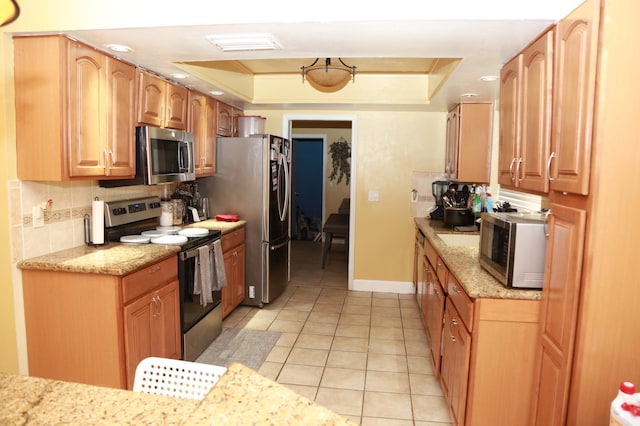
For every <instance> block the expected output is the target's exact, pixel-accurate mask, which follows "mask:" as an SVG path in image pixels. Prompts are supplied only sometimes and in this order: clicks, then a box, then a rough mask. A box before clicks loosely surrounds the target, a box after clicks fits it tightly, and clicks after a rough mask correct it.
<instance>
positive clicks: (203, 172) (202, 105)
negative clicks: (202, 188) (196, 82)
mask: <svg viewBox="0 0 640 426" xmlns="http://www.w3.org/2000/svg"><path fill="white" fill-rule="evenodd" d="M216 106H217V105H216V101H215V100H214V99H212V98H210V97H208V96H205V95H203V94H201V93H198V92H195V91H189V114H188V115H189V125H188V126H187V130H188V131H189V132H191V133H193V136H194V147H195V149H194V151H195V168H196V176H197V177H201V176H211V175H213V174H214V173H215V165H216V161H215V160H216V158H215V152H216V150H215V144H216V123H217V112H216Z"/></svg>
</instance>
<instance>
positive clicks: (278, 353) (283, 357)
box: [265, 346, 291, 363]
mask: <svg viewBox="0 0 640 426" xmlns="http://www.w3.org/2000/svg"><path fill="white" fill-rule="evenodd" d="M290 352H291V348H289V347H287V346H274V347H273V349H271V352H269V355H267V358H266V359H265V361H269V362H279V363H284V362H286V361H287V357H288V356H289V353H290Z"/></svg>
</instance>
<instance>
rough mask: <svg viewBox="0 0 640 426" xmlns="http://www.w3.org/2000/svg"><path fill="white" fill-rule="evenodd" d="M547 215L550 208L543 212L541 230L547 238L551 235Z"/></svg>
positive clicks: (549, 214)
mask: <svg viewBox="0 0 640 426" xmlns="http://www.w3.org/2000/svg"><path fill="white" fill-rule="evenodd" d="M549 216H551V209H549V210H547V212H546V213H545V214H544V226H543V230H544V236H545V237H547V238H548V237H549V236H550V235H551V231H549Z"/></svg>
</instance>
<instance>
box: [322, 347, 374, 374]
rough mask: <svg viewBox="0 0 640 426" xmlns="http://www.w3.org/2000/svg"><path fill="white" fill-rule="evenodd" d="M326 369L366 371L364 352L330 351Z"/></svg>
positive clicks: (365, 355)
mask: <svg viewBox="0 0 640 426" xmlns="http://www.w3.org/2000/svg"><path fill="white" fill-rule="evenodd" d="M327 367H335V368H350V369H352V370H366V369H367V353H366V352H345V351H330V352H329V357H328V358H327Z"/></svg>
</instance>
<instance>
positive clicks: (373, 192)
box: [369, 189, 380, 201]
mask: <svg viewBox="0 0 640 426" xmlns="http://www.w3.org/2000/svg"><path fill="white" fill-rule="evenodd" d="M369 201H380V193H379V192H378V190H377V189H370V190H369Z"/></svg>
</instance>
